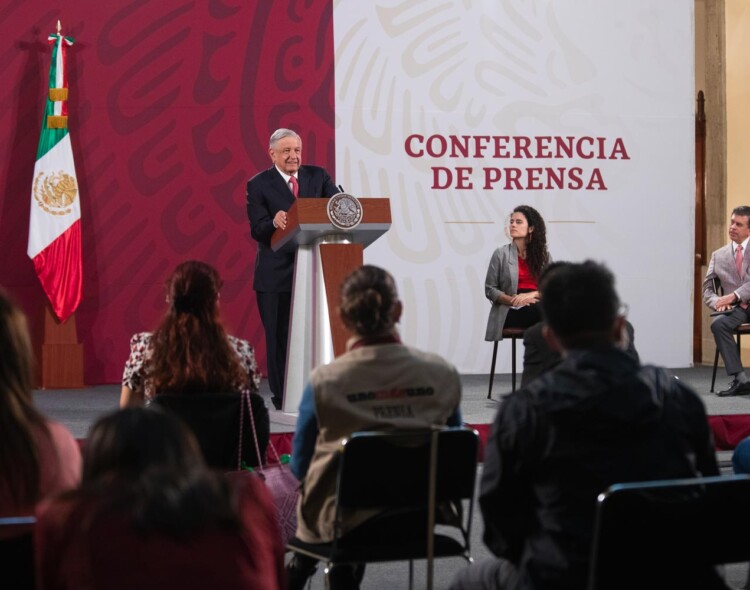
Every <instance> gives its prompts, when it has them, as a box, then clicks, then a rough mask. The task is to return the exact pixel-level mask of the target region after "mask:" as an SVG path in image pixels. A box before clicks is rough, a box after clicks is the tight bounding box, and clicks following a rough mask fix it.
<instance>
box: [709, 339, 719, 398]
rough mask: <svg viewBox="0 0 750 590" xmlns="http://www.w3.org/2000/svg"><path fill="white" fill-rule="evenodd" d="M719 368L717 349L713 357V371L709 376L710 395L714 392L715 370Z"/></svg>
mask: <svg viewBox="0 0 750 590" xmlns="http://www.w3.org/2000/svg"><path fill="white" fill-rule="evenodd" d="M718 366H719V349H718V348H717V349H716V354H715V355H714V371H713V373H712V374H711V393H713V392H714V385H715V384H716V368H717V367H718Z"/></svg>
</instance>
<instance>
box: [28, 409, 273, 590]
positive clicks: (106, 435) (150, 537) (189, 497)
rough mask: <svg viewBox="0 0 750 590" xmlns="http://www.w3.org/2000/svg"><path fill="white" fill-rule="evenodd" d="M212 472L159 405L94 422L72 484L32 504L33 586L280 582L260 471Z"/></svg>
mask: <svg viewBox="0 0 750 590" xmlns="http://www.w3.org/2000/svg"><path fill="white" fill-rule="evenodd" d="M233 483H234V484H235V485H234V486H232V485H230V482H229V480H227V479H226V478H223V477H221V476H220V475H218V474H214V473H212V472H210V471H209V470H208V469H207V468H206V465H205V463H204V462H203V459H202V457H201V454H200V450H199V449H198V446H197V443H196V441H195V439H194V437H193V436H192V434H191V433H190V431H189V430H188V429H187V428H186V427H185V426H184V425H182V424H181V423H180V422H179V421H178V420H177V419H176V418H174V417H172V416H170V415H169V414H167V413H166V412H163V411H162V410H160V409H158V408H127V409H124V410H119V411H118V412H115V413H114V414H111V415H109V416H105V417H104V418H102V419H100V420H99V421H97V422H96V424H95V425H94V426H93V428H92V430H91V433H90V436H89V439H88V443H87V445H86V452H85V460H84V469H83V481H82V483H81V486H80V488H79V489H77V490H74V491H72V492H68V493H66V494H64V495H62V496H60V497H58V498H56V499H53V500H48V501H46V502H44V503H42V504H41V505H40V506H39V510H38V513H37V517H38V521H37V528H36V548H37V582H38V588H40V589H42V590H49V589H60V590H62V589H73V588H107V589H113V590H116V589H118V588H122V589H125V588H140V589H142V590H143V589H145V590H147V589H150V588H153V589H156V590H164V589H165V588H222V589H223V590H232V589H240V588H255V589H260V590H278V589H280V588H283V576H284V572H283V550H282V547H281V540H280V534H279V531H278V525H277V523H276V516H275V511H274V506H273V503H272V501H271V499H270V496H269V495H268V491H267V490H266V488H265V485H264V484H263V483H262V481H261V480H260V479H259V478H255V477H246V478H242V479H241V480H233Z"/></svg>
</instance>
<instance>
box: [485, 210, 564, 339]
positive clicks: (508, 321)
mask: <svg viewBox="0 0 750 590" xmlns="http://www.w3.org/2000/svg"><path fill="white" fill-rule="evenodd" d="M509 231H510V239H511V242H510V244H506V245H505V246H500V247H499V248H498V249H497V250H495V252H494V253H493V254H492V258H491V259H490V265H489V268H488V269H487V278H486V279H485V281H484V282H485V285H484V293H485V296H486V297H487V299H489V300H490V303H492V308H491V309H490V316H489V319H488V320H487V331H486V333H485V336H484V339H485V340H487V341H490V342H493V341H498V340H502V339H503V336H502V334H503V328H528V327H529V326H533V325H534V324H536V323H537V322H539V321H541V319H542V314H541V311H540V307H539V305H538V304H539V289H538V286H537V282H538V280H539V277H540V275H541V274H542V271H543V270H544V267H546V266H547V265H548V264H549V263H550V260H551V259H550V255H549V252H548V251H547V228H546V227H545V225H544V219H542V216H541V215H540V214H539V212H538V211H537V210H536V209H534V208H533V207H529V206H528V205H519V206H518V207H516V208H515V209H513V213H512V214H511V216H510V227H509Z"/></svg>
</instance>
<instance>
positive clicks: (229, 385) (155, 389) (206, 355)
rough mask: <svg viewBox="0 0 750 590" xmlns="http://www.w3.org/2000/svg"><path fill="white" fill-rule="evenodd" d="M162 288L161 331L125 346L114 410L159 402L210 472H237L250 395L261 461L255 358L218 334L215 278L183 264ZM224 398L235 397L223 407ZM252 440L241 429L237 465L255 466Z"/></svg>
mask: <svg viewBox="0 0 750 590" xmlns="http://www.w3.org/2000/svg"><path fill="white" fill-rule="evenodd" d="M166 287H167V303H168V304H169V307H168V309H167V313H166V315H165V316H164V319H163V320H162V322H161V324H160V325H159V327H158V328H157V329H156V331H155V332H154V333H153V334H150V333H147V332H144V333H139V334H135V335H134V336H133V337H132V339H131V341H130V357H129V358H128V360H127V362H126V363H125V371H124V373H123V377H122V393H121V395H120V407H126V406H132V405H142V404H143V403H144V402H150V401H151V400H152V399H153V398H154V397H155V396H156V395H163V394H164V395H165V399H164V400H162V401H163V405H164V406H166V407H168V408H169V409H170V410H171V411H174V412H177V413H179V414H180V415H181V417H183V419H185V420H186V421H187V422H188V424H189V425H190V426H191V428H193V430H194V434H196V436H197V437H198V442H199V444H200V445H201V448H202V449H203V451H204V454H205V458H206V460H207V461H208V463H209V465H211V466H212V467H216V468H221V469H228V468H231V467H232V466H236V464H237V455H238V453H237V444H236V443H237V441H238V440H239V438H238V437H239V434H238V432H239V429H238V425H239V413H240V410H239V408H240V403H241V402H240V395H243V394H244V393H245V392H249V393H250V399H251V403H252V409H253V414H254V419H255V425H256V429H257V434H258V446H259V450H260V455H261V457H265V453H266V447H267V445H268V437H269V431H270V426H269V418H268V409H267V408H266V406H265V403H264V402H263V398H261V397H260V395H259V394H258V390H259V385H260V376H259V374H258V368H257V365H256V362H255V354H254V352H253V348H252V347H251V346H250V344H249V343H248V342H247V341H245V340H240V339H239V338H235V337H233V336H229V335H227V333H226V332H225V330H224V327H223V325H222V323H221V320H220V317H219V291H220V289H221V279H220V278H219V273H218V272H216V269H214V268H213V267H212V266H210V265H208V264H205V263H203V262H198V261H196V260H189V261H187V262H183V263H181V264H179V265H178V266H177V268H176V269H175V270H174V272H173V273H172V276H171V277H170V278H169V279H168V280H167V284H166ZM166 394H169V395H168V396H167V395H166ZM207 394H208V395H207ZM210 394H216V395H215V396H213V397H212V396H211V395H210ZM220 394H224V395H220ZM226 394H234V396H236V397H235V398H234V399H232V398H233V397H234V396H232V395H230V396H229V399H228V400H227V399H226ZM178 396H184V397H185V398H186V399H185V400H183V401H181V400H180V399H179V398H178ZM188 397H190V398H191V399H187V398H188ZM199 397H200V399H198V398H199ZM206 398H208V399H206ZM227 402H228V404H229V405H228V406H227ZM227 408H228V409H227ZM227 419H228V421H227ZM252 438H253V437H252V433H251V431H250V428H249V426H248V427H247V428H246V429H245V431H244V433H243V439H244V441H245V443H244V444H243V457H244V458H245V460H246V462H247V463H248V464H250V465H256V464H257V462H258V461H257V453H256V452H255V446H254V443H252ZM222 439H223V440H222ZM223 441H226V444H223ZM222 449H225V450H224V451H222Z"/></svg>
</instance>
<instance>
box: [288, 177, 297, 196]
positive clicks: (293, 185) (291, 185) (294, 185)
mask: <svg viewBox="0 0 750 590" xmlns="http://www.w3.org/2000/svg"><path fill="white" fill-rule="evenodd" d="M289 189H290V190H291V191H292V194H293V195H294V198H295V199H296V198H297V197H298V196H299V183H298V182H297V179H296V178H294V176H290V177H289Z"/></svg>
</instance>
